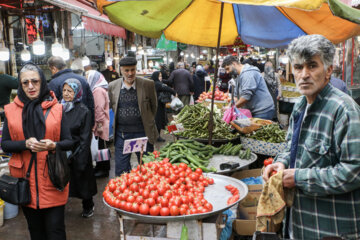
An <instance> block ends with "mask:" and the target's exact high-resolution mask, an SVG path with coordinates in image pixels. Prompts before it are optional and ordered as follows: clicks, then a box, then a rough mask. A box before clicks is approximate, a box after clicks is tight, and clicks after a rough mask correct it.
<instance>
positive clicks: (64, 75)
mask: <svg viewBox="0 0 360 240" xmlns="http://www.w3.org/2000/svg"><path fill="white" fill-rule="evenodd" d="M69 78H75V79H77V80H79V81H80V82H81V86H82V89H83V94H82V99H81V102H82V103H83V104H84V105H85V106H87V108H88V109H89V110H90V113H91V126H94V123H95V120H94V117H95V115H94V114H95V113H94V110H95V106H94V97H93V94H92V91H91V89H90V86H89V84H88V83H87V81H86V79H85V78H84V77H82V76H80V75H79V74H76V73H74V72H73V71H72V70H71V69H64V70H61V71H59V72H57V73H55V74H54V75H53V76H52V78H51V81H50V83H49V84H48V87H49V89H50V90H52V91H54V93H55V95H56V98H57V99H58V100H60V99H62V86H63V83H64V82H65V81H66V80H67V79H69Z"/></svg>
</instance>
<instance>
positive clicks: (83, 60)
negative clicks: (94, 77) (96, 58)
mask: <svg viewBox="0 0 360 240" xmlns="http://www.w3.org/2000/svg"><path fill="white" fill-rule="evenodd" d="M81 63H82V65H83V66H84V67H85V66H89V65H90V59H89V58H88V57H87V56H83V57H82V59H81Z"/></svg>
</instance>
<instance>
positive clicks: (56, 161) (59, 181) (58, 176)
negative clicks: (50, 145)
mask: <svg viewBox="0 0 360 240" xmlns="http://www.w3.org/2000/svg"><path fill="white" fill-rule="evenodd" d="M46 162H47V165H48V173H49V177H50V180H51V182H52V184H53V185H54V187H55V188H56V189H57V190H59V191H63V190H64V188H65V187H66V185H67V184H68V183H69V181H70V167H69V163H68V158H67V156H66V152H65V151H62V150H61V148H60V147H59V146H58V145H56V148H55V152H49V153H48V155H47V157H46Z"/></svg>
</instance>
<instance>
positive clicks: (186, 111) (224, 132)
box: [174, 104, 237, 139]
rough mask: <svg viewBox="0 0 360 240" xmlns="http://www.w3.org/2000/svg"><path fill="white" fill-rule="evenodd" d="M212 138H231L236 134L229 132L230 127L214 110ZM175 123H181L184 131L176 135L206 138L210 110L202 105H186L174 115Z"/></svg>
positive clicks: (207, 135)
mask: <svg viewBox="0 0 360 240" xmlns="http://www.w3.org/2000/svg"><path fill="white" fill-rule="evenodd" d="M213 117H214V128H213V139H233V138H235V137H236V136H237V134H232V133H231V130H232V129H231V127H230V125H228V124H227V123H225V122H224V121H223V120H222V119H221V115H220V114H218V113H216V112H215V111H214V114H213ZM174 119H175V122H176V123H182V125H183V126H184V128H185V131H183V132H178V133H176V135H178V136H182V137H186V138H190V139H194V138H197V139H206V138H208V137H209V130H208V124H209V119H210V110H209V109H208V108H207V107H206V106H204V105H202V104H196V105H192V106H190V105H187V106H185V107H184V108H183V109H182V110H181V111H180V113H179V114H178V115H176V116H174Z"/></svg>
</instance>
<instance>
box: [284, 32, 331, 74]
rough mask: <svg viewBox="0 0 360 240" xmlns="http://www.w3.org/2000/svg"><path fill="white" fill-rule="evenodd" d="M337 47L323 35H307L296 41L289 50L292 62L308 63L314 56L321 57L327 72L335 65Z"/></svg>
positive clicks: (288, 53)
mask: <svg viewBox="0 0 360 240" xmlns="http://www.w3.org/2000/svg"><path fill="white" fill-rule="evenodd" d="M334 55H335V46H334V44H332V43H331V42H330V41H329V40H328V39H327V38H325V37H324V36H322V35H318V34H313V35H305V36H301V37H299V38H296V39H294V40H293V41H292V42H291V43H290V44H289V47H288V49H287V56H288V57H289V59H290V62H292V63H294V62H298V61H300V62H307V61H309V60H310V59H311V58H312V57H314V56H319V57H320V59H321V61H322V62H323V63H324V68H325V70H326V69H327V68H328V67H329V66H331V65H332V64H333V59H334Z"/></svg>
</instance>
